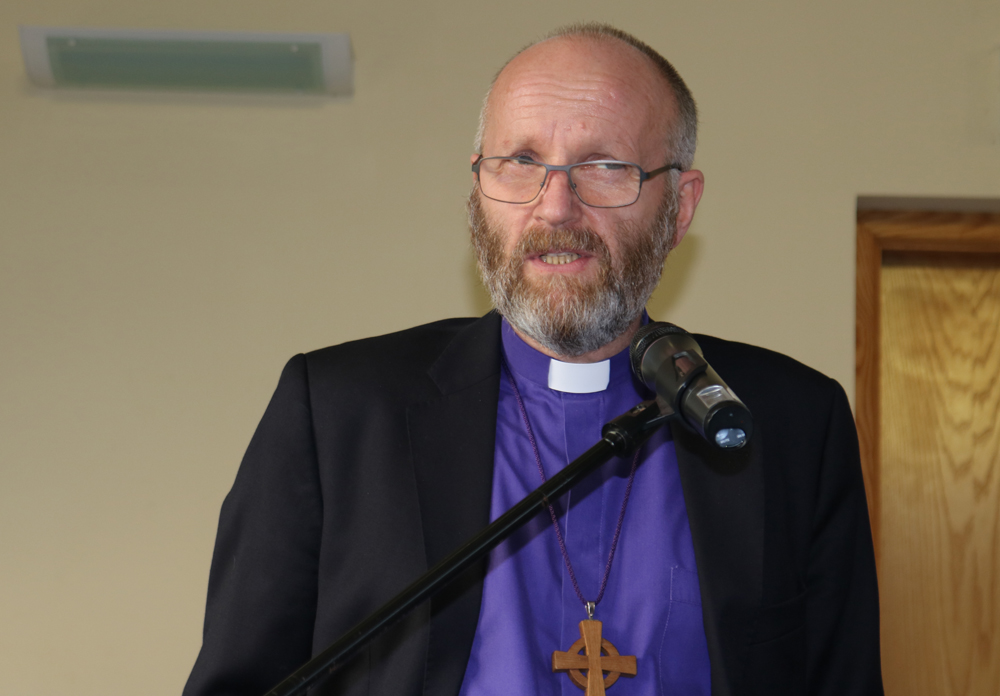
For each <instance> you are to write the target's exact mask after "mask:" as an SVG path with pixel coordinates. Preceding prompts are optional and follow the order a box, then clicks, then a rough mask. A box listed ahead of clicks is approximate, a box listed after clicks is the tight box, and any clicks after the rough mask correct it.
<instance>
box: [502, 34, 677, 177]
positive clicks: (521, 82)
mask: <svg viewBox="0 0 1000 696" xmlns="http://www.w3.org/2000/svg"><path fill="white" fill-rule="evenodd" d="M674 110H675V109H674V103H673V96H672V94H671V92H670V88H669V86H668V85H667V83H666V81H665V80H664V79H663V77H662V76H661V75H660V74H659V73H658V72H657V71H656V68H655V67H654V66H653V63H652V61H651V60H650V59H649V58H647V57H646V56H645V55H643V54H642V53H640V52H639V51H638V50H636V49H634V48H633V47H631V46H629V45H627V44H624V43H622V42H620V41H616V40H597V39H589V38H587V39H583V38H576V37H574V38H560V39H550V40H548V41H545V42H542V43H540V44H536V45H535V46H532V47H531V48H529V49H527V50H525V51H524V52H522V53H521V54H519V55H518V56H516V57H515V58H514V59H513V60H511V62H510V63H509V64H508V65H507V67H505V68H504V70H503V71H502V72H501V73H500V75H499V76H498V78H497V81H496V84H495V85H494V87H493V91H492V93H491V95H490V104H489V109H488V118H487V123H486V132H485V134H484V135H485V137H484V145H487V146H488V147H489V148H490V150H491V154H493V153H494V152H496V154H511V153H510V152H506V150H509V149H510V148H519V147H532V148H534V147H539V146H543V145H544V146H549V147H553V148H557V149H558V148H562V149H580V150H587V149H588V148H598V149H602V148H603V149H608V148H610V149H611V150H612V151H609V152H605V151H603V150H602V151H601V153H600V154H603V155H608V156H616V157H619V158H626V157H627V156H632V157H635V156H637V155H638V154H639V153H642V152H648V150H650V149H651V148H652V149H656V150H657V151H659V150H662V149H663V147H664V144H665V141H666V129H667V124H668V123H669V122H670V121H671V119H672V118H673V114H674ZM485 149H487V147H484V150H485ZM497 150H499V151H500V152H497Z"/></svg>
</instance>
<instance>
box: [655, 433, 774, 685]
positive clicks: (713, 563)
mask: <svg viewBox="0 0 1000 696" xmlns="http://www.w3.org/2000/svg"><path fill="white" fill-rule="evenodd" d="M672 428H673V433H674V446H675V448H676V452H677V463H678V467H679V469H680V476H681V485H682V486H683V488H684V501H685V504H686V506H687V513H688V521H689V523H690V525H691V537H692V540H693V542H694V552H695V559H696V561H697V563H698V579H699V585H700V588H701V602H702V613H703V616H704V621H705V635H706V638H707V639H708V652H709V657H710V659H711V668H712V694H713V696H732V695H733V694H736V693H738V692H739V681H740V676H741V675H742V674H743V673H744V671H745V662H746V649H747V645H748V643H749V640H750V637H751V631H752V630H753V621H754V616H755V615H756V612H757V610H758V608H759V607H760V604H761V591H762V582H763V556H764V474H763V443H762V434H761V433H760V431H759V430H758V431H757V432H755V433H754V436H753V438H752V439H751V440H750V443H749V446H748V447H746V448H744V449H741V450H738V451H737V452H734V453H727V452H723V451H720V450H718V449H714V448H712V447H711V446H710V445H709V444H708V443H707V442H705V441H704V440H702V439H701V438H700V437H698V436H697V435H695V434H694V433H693V432H691V431H690V430H688V429H687V428H686V427H684V426H683V425H682V424H680V423H677V422H676V421H675V422H674V423H672Z"/></svg>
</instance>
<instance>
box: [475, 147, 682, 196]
mask: <svg viewBox="0 0 1000 696" xmlns="http://www.w3.org/2000/svg"><path fill="white" fill-rule="evenodd" d="M486 160H509V161H511V162H520V163H521V164H533V165H535V166H537V167H545V176H543V177H542V183H541V185H539V187H538V190H537V191H536V192H535V195H534V196H532V197H531V198H530V199H528V200H526V201H521V202H520V203H514V202H512V201H505V200H501V199H499V198H494V197H493V196H490V195H488V194H487V193H486V192H485V191H483V187H482V184H481V183H480V182H479V165H481V164H482V163H483V162H485V161H486ZM588 164H627V165H629V166H632V167H635V168H636V169H638V170H639V190H638V192H636V194H635V198H634V199H633V200H632V201H630V202H629V203H622V204H621V205H594V204H592V203H588V202H587V201H585V200H583V197H582V196H580V192H579V191H577V190H576V184H575V183H574V182H573V173H572V171H571V170H572V169H573V168H574V167H583V166H586V165H588ZM672 169H676V170H677V171H679V172H682V171H684V168H683V167H682V166H681V165H680V164H679V163H677V162H672V163H670V164H667V165H665V166H663V167H660V168H659V169H654V170H653V171H651V172H647V171H646V170H644V169H643V168H642V167H640V166H639V165H638V164H636V163H635V162H626V161H625V160H591V161H589V162H577V163H576V164H546V163H545V162H536V161H535V160H533V159H528V158H527V157H483V155H482V154H480V155H479V156H478V157H477V158H476V161H475V162H473V163H472V171H473V173H474V174H475V175H476V183H480V185H479V191H480V192H481V193H482V194H483V195H484V196H486V197H487V198H489V199H490V200H491V201H497V202H498V203H509V204H510V205H525V204H527V203H531V202H532V201H533V200H535V199H536V198H538V194H540V193H541V192H542V189H544V188H545V182H546V181H548V180H549V172H566V178H567V179H569V187H570V189H572V191H573V193H575V194H576V197H577V198H579V199H580V202H581V203H583V204H584V205H585V206H588V207H590V208H625V207H627V206H630V205H633V204H634V203H635V202H636V201H638V200H639V196H641V195H642V185H643V183H644V182H645V181H647V180H649V179H652V178H653V177H654V176H658V175H660V174H662V173H663V172H669V171H670V170H672Z"/></svg>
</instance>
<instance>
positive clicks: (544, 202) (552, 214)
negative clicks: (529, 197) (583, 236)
mask: <svg viewBox="0 0 1000 696" xmlns="http://www.w3.org/2000/svg"><path fill="white" fill-rule="evenodd" d="M535 200H536V204H535V209H534V211H533V214H534V217H535V219H536V220H538V221H540V222H543V223H545V224H546V225H547V226H549V227H563V226H565V225H567V224H569V223H573V222H576V221H578V220H579V219H580V218H581V216H582V215H583V203H581V202H580V199H579V198H577V195H576V193H574V192H573V189H572V184H571V180H570V178H569V172H552V171H550V172H549V175H548V177H546V179H545V185H544V186H543V187H542V190H541V192H540V193H539V194H538V198H536V199H535Z"/></svg>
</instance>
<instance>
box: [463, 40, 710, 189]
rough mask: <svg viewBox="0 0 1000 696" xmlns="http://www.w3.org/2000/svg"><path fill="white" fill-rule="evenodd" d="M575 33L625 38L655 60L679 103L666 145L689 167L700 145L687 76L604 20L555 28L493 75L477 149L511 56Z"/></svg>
mask: <svg viewBox="0 0 1000 696" xmlns="http://www.w3.org/2000/svg"><path fill="white" fill-rule="evenodd" d="M574 37H579V38H590V39H598V40H605V41H606V40H609V39H610V40H617V41H622V42H624V43H626V44H628V45H629V46H631V47H632V48H635V49H636V50H638V51H640V52H641V53H642V54H643V55H645V56H646V57H647V58H649V59H650V60H651V61H653V65H654V66H655V67H656V69H657V72H659V74H660V76H661V77H663V79H664V80H666V82H667V84H668V85H669V86H670V90H671V92H673V95H674V103H675V104H676V105H677V123H671V124H669V128H668V131H667V148H668V149H669V151H670V152H671V153H672V156H673V160H674V162H676V163H677V164H679V165H680V166H681V168H682V169H690V168H691V165H692V164H693V163H694V151H695V148H696V147H697V145H698V107H697V106H696V105H695V103H694V97H692V96H691V90H689V89H688V87H687V85H686V84H684V80H683V79H681V76H680V73H678V72H677V70H675V69H674V66H672V65H671V64H670V62H669V61H667V59H666V58H664V57H663V56H661V55H660V54H659V53H658V52H657V51H656V50H655V49H654V48H652V47H651V46H650V45H649V44H647V43H645V42H644V41H641V40H640V39H638V38H636V37H635V36H633V35H632V34H629V33H628V32H625V31H622V30H621V29H618V28H616V27H613V26H611V25H610V24H601V23H599V22H585V23H580V24H570V25H568V26H565V27H561V28H559V29H556V30H555V31H553V32H552V33H551V34H549V35H548V36H546V37H545V38H543V39H540V40H538V41H534V42H532V43H530V44H528V45H527V46H525V47H524V48H522V49H521V50H520V51H518V52H517V53H515V54H514V55H513V56H511V58H510V60H508V61H507V62H506V63H504V65H503V68H500V70H499V71H497V74H496V75H494V76H493V81H492V82H490V88H489V90H487V92H486V97H485V98H484V99H483V106H482V108H481V109H480V111H479V129H478V131H477V132H476V142H475V144H474V146H473V147H475V150H476V152H479V153H481V152H482V147H483V135H484V132H485V131H486V119H487V117H488V111H489V104H490V95H491V94H492V93H493V87H494V85H496V82H497V78H498V77H499V76H500V73H502V72H503V70H504V68H506V67H507V65H508V64H509V63H510V61H511V60H514V58H516V57H517V56H519V55H521V54H522V53H524V52H525V51H526V50H528V49H529V48H531V47H532V46H535V45H536V44H539V43H541V42H542V41H547V40H549V39H558V38H574Z"/></svg>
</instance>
